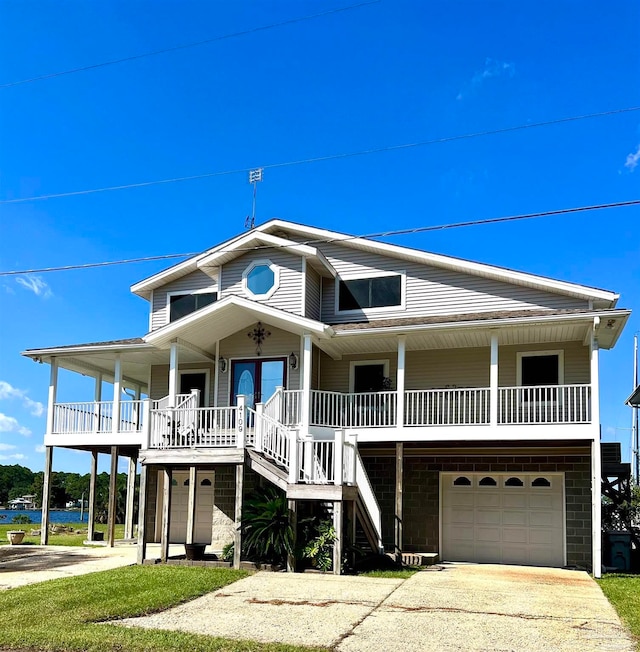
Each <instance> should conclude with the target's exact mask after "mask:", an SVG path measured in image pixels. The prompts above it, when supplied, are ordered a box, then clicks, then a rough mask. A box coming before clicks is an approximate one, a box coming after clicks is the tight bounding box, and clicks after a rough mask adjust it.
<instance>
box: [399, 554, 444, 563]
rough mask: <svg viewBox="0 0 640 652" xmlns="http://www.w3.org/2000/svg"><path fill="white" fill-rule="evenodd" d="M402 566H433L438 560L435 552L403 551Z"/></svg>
mask: <svg viewBox="0 0 640 652" xmlns="http://www.w3.org/2000/svg"><path fill="white" fill-rule="evenodd" d="M401 557H402V565H403V566H433V565H434V564H437V563H438V561H439V557H438V553H437V552H403V553H402V554H401Z"/></svg>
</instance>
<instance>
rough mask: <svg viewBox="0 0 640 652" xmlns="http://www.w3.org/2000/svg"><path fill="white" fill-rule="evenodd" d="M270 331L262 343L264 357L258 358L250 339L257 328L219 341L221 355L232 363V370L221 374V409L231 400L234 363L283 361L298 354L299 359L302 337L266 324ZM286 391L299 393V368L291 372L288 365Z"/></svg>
mask: <svg viewBox="0 0 640 652" xmlns="http://www.w3.org/2000/svg"><path fill="white" fill-rule="evenodd" d="M263 325H264V327H265V328H266V330H267V331H269V332H270V333H271V335H270V336H269V337H267V338H266V339H265V340H264V342H263V343H262V354H261V355H260V356H257V355H256V345H255V342H254V341H253V340H252V339H251V338H250V337H249V336H248V333H249V332H250V331H251V330H253V328H254V326H255V324H252V325H251V326H248V327H247V328H245V329H243V330H241V331H240V332H238V333H235V334H234V335H231V336H230V337H227V338H226V339H224V340H220V355H221V356H222V357H223V358H226V359H227V360H228V361H229V366H228V369H227V371H226V373H224V374H220V377H219V381H218V383H219V384H218V403H217V404H218V406H220V407H223V406H226V405H229V398H230V395H231V389H230V383H231V363H232V361H233V360H234V359H240V360H246V359H253V358H260V359H261V360H266V359H268V358H284V357H288V356H289V354H291V353H295V354H296V355H298V356H300V337H299V336H298V335H294V334H293V333H288V332H287V331H283V330H280V329H278V328H274V327H272V326H269V324H263ZM286 385H287V387H286V389H299V388H300V365H298V369H295V370H294V369H291V368H290V367H289V365H288V363H287V381H286Z"/></svg>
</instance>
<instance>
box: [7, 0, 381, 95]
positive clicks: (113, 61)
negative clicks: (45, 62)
mask: <svg viewBox="0 0 640 652" xmlns="http://www.w3.org/2000/svg"><path fill="white" fill-rule="evenodd" d="M378 2H380V0H368V1H367V2H360V3H358V4H355V5H349V6H348V7H339V8H338V9H329V10H328V11H322V12H320V13H317V14H311V15H309V16H300V17H299V18H289V19H288V20H283V21H281V22H279V23H271V24H269V25H261V26H259V27H252V28H251V29H245V30H243V31H241V32H232V33H231V34H223V35H222V36H216V37H214V38H208V39H205V40H203V41H195V42H193V43H184V44H182V45H175V46H173V47H170V48H163V49H161V50H153V51H152V52H144V53H142V54H134V55H131V56H129V57H122V58H120V59H111V60H110V61H102V62H101V63H93V64H90V65H88V66H80V67H78V68H71V69H69V70H61V71H58V72H52V73H49V74H46V75H39V76H37V77H31V78H29V79H20V80H18V81H14V82H9V83H7V84H0V88H10V87H12V86H20V85H21V84H29V83H31V82H37V81H42V80H44V79H52V78H54V77H62V76H63V75H72V74H74V73H76V72H83V71H85V70H95V69H96V68H104V67H105V66H115V65H116V64H118V63H125V62H127V61H135V60H136V59H145V58H147V57H155V56H156V55H158V54H166V53H168V52H176V51H178V50H186V49H188V48H195V47H198V46H200V45H207V44H209V43H216V42H218V41H225V40H228V39H232V38H237V37H239V36H246V35H248V34H255V33H256V32H264V31H266V30H269V29H274V28H276V27H284V26H285V25H293V24H295V23H301V22H304V21H307V20H313V19H315V18H322V17H323V16H329V15H331V14H338V13H341V12H343V11H350V10H351V9H359V8H360V7H365V6H367V5H373V4H377V3H378Z"/></svg>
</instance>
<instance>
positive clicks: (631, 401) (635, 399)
mask: <svg viewBox="0 0 640 652" xmlns="http://www.w3.org/2000/svg"><path fill="white" fill-rule="evenodd" d="M625 405H629V406H631V407H634V408H638V407H640V385H638V386H637V387H636V389H635V391H634V392H633V394H631V396H630V397H629V398H628V399H627V400H626V401H625Z"/></svg>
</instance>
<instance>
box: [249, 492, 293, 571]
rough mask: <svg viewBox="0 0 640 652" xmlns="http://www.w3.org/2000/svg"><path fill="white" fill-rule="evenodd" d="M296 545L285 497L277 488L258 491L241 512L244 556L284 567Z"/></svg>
mask: <svg viewBox="0 0 640 652" xmlns="http://www.w3.org/2000/svg"><path fill="white" fill-rule="evenodd" d="M294 543H295V533H294V531H293V528H292V527H291V523H290V521H289V507H288V504H287V499H286V496H285V495H284V493H283V492H281V491H280V490H279V489H277V488H276V487H260V488H258V489H257V490H256V491H255V492H254V493H253V495H252V496H251V497H250V498H248V499H247V501H246V502H245V506H244V509H243V512H242V548H243V552H244V554H245V555H246V557H247V558H248V559H252V560H254V561H262V562H268V563H271V564H281V565H284V563H285V562H286V559H287V555H291V554H293V549H294Z"/></svg>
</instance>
